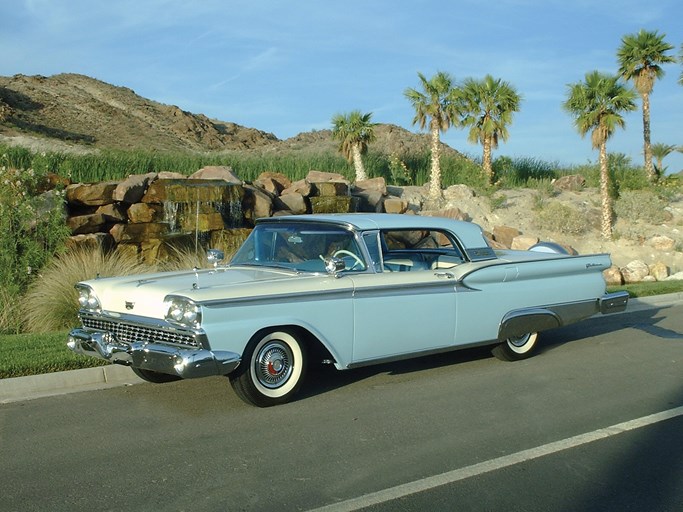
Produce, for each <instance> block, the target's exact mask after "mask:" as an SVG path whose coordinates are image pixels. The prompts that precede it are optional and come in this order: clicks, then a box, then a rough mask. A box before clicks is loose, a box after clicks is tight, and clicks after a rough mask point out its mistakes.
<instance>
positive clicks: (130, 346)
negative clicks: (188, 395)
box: [66, 328, 241, 379]
mask: <svg viewBox="0 0 683 512" xmlns="http://www.w3.org/2000/svg"><path fill="white" fill-rule="evenodd" d="M66 345H67V347H69V348H70V349H71V350H72V351H73V352H75V353H76V354H80V355H86V356H92V357H97V358H99V359H105V360H107V361H110V362H112V363H116V364H123V365H126V366H134V367H135V368H141V369H143V370H151V371H155V372H159V373H167V374H170V375H177V376H178V377H182V378H183V379H193V378H197V377H209V376H211V375H226V374H228V373H230V372H231V371H233V370H234V369H235V368H237V366H238V365H239V364H240V360H241V357H240V355H239V354H236V353H234V352H227V351H221V350H206V349H202V348H195V347H176V346H172V345H167V344H162V343H153V342H148V341H143V342H133V343H127V342H122V341H118V340H116V338H115V336H114V335H113V334H111V333H109V332H107V331H98V330H94V329H86V328H78V329H73V330H72V331H71V332H70V333H69V337H68V340H67V344H66Z"/></svg>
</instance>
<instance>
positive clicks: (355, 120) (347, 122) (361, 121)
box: [332, 110, 375, 181]
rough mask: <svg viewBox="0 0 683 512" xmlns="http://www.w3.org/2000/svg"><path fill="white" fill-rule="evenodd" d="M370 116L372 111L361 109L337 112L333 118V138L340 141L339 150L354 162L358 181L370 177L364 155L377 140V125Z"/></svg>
mask: <svg viewBox="0 0 683 512" xmlns="http://www.w3.org/2000/svg"><path fill="white" fill-rule="evenodd" d="M370 118H372V113H367V114H362V113H361V112H360V110H354V111H352V112H350V113H348V114H336V115H335V116H334V117H333V118H332V138H333V139H336V140H338V141H339V151H340V152H341V153H342V154H343V155H344V157H345V158H346V159H347V160H348V161H349V162H352V163H353V167H354V169H355V170H356V181H364V180H367V179H368V176H367V174H366V173H365V167H364V166H363V159H362V155H364V154H365V153H366V152H367V151H368V144H370V143H371V142H372V141H374V140H375V132H374V127H375V125H374V124H373V123H371V122H370Z"/></svg>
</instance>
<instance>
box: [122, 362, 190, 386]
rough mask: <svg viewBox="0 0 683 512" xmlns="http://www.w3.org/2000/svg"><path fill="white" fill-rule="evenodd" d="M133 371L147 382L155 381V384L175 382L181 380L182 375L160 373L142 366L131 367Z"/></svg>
mask: <svg viewBox="0 0 683 512" xmlns="http://www.w3.org/2000/svg"><path fill="white" fill-rule="evenodd" d="M130 369H131V370H133V373H134V374H135V375H137V376H138V377H140V378H141V379H142V380H146V381H147V382H153V383H155V384H164V383H165V382H174V381H176V380H181V377H178V376H177V375H170V374H168V373H159V372H155V371H152V370H143V369H142V368H135V367H134V366H131V367H130Z"/></svg>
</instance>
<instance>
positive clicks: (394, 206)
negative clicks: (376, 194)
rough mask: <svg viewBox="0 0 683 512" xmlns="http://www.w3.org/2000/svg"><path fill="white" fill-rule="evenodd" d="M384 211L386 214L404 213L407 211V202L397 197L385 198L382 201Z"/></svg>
mask: <svg viewBox="0 0 683 512" xmlns="http://www.w3.org/2000/svg"><path fill="white" fill-rule="evenodd" d="M384 211H385V212H387V213H405V212H407V211H408V201H405V200H403V199H399V198H398V197H387V198H386V199H385V200H384Z"/></svg>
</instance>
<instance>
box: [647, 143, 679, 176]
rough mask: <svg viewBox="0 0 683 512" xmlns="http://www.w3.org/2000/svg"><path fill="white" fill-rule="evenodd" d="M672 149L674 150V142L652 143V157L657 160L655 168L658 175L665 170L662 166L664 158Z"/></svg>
mask: <svg viewBox="0 0 683 512" xmlns="http://www.w3.org/2000/svg"><path fill="white" fill-rule="evenodd" d="M674 151H676V146H675V145H674V144H663V143H661V142H657V143H656V144H653V145H652V157H653V158H654V159H655V160H657V165H656V166H655V168H656V169H657V173H658V174H659V175H661V174H663V173H664V171H665V170H666V169H665V168H664V159H665V158H666V157H667V156H669V155H670V154H671V153H673V152H674Z"/></svg>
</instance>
